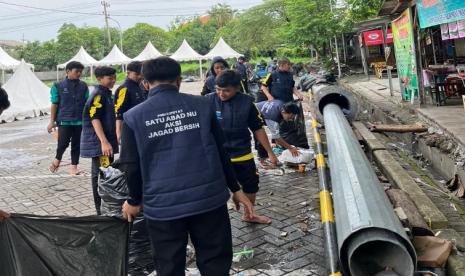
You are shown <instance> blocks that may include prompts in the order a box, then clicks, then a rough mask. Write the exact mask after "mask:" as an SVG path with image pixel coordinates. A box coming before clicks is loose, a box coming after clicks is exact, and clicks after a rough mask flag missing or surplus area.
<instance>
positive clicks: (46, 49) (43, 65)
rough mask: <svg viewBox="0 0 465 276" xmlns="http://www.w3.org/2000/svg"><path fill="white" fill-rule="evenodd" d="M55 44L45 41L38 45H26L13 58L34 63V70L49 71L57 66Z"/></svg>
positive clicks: (34, 43) (35, 42) (36, 42)
mask: <svg viewBox="0 0 465 276" xmlns="http://www.w3.org/2000/svg"><path fill="white" fill-rule="evenodd" d="M56 52H57V49H56V43H54V42H53V41H47V42H44V43H40V42H38V41H34V42H31V43H28V44H27V45H26V46H25V47H22V48H19V49H18V50H17V51H16V52H15V53H13V56H15V57H17V58H23V59H24V60H26V61H28V62H30V61H34V65H35V70H38V71H41V70H50V69H51V68H55V66H56V65H57V64H58V62H57V56H56Z"/></svg>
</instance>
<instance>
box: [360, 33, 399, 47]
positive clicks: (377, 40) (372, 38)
mask: <svg viewBox="0 0 465 276" xmlns="http://www.w3.org/2000/svg"><path fill="white" fill-rule="evenodd" d="M363 40H364V41H365V45H366V46H373V45H380V44H383V31H382V30H373V31H367V32H364V33H363ZM392 41H393V40H392V30H391V29H388V30H387V38H386V43H392Z"/></svg>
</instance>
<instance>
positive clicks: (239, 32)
mask: <svg viewBox="0 0 465 276" xmlns="http://www.w3.org/2000/svg"><path fill="white" fill-rule="evenodd" d="M284 8H285V6H284V0H268V1H265V3H263V4H261V5H258V6H255V7H252V8H250V9H248V10H247V11H245V12H244V13H242V14H240V15H238V16H236V17H235V18H234V19H233V20H231V21H230V22H229V23H228V24H227V25H226V26H224V27H223V28H221V29H220V30H219V31H218V33H217V35H216V37H217V38H219V37H220V36H222V37H224V39H225V40H226V41H228V43H230V44H231V46H232V47H233V48H234V49H236V50H238V51H240V52H242V53H247V52H248V51H251V50H252V49H258V52H262V53H265V52H270V51H273V50H274V49H276V48H277V47H278V46H280V45H283V43H284V42H285V40H284V38H283V36H282V26H283V25H284V24H285V23H286V20H287V18H286V16H285V13H284Z"/></svg>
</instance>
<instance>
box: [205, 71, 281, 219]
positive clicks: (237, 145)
mask: <svg viewBox="0 0 465 276" xmlns="http://www.w3.org/2000/svg"><path fill="white" fill-rule="evenodd" d="M240 84H241V77H240V75H239V74H238V73H237V72H235V71H233V70H226V71H223V72H221V73H220V74H219V75H218V76H217V77H216V93H212V94H209V95H207V98H209V99H210V101H211V103H212V107H213V108H214V110H215V113H216V118H217V119H218V122H219V123H220V125H221V128H222V129H223V132H224V134H225V143H224V144H223V145H224V148H225V149H226V152H227V153H228V155H229V158H230V159H231V162H232V164H233V168H234V172H235V174H236V177H237V180H238V181H239V184H241V186H242V190H243V191H244V193H245V194H246V196H247V197H248V198H249V199H250V201H251V202H252V204H255V199H256V194H257V192H258V189H259V187H258V184H259V176H258V173H257V167H256V165H255V161H254V155H253V153H252V143H251V141H252V134H253V135H254V137H255V139H256V140H257V141H260V144H261V145H263V148H264V149H265V150H266V152H267V154H268V156H269V158H270V160H271V162H272V163H273V164H274V165H276V164H277V163H278V159H277V158H276V156H275V154H274V153H273V150H272V149H271V145H270V142H269V140H268V136H267V135H266V132H265V130H264V129H263V126H264V124H265V122H264V121H263V119H262V116H261V115H260V112H259V111H258V109H257V107H256V106H255V104H254V103H253V98H252V97H250V96H248V95H246V94H243V93H240V92H239V91H240ZM242 220H243V221H246V222H253V223H261V224H269V223H271V219H269V218H267V217H265V216H255V218H254V219H252V220H250V219H248V218H246V217H245V216H244V217H243V218H242Z"/></svg>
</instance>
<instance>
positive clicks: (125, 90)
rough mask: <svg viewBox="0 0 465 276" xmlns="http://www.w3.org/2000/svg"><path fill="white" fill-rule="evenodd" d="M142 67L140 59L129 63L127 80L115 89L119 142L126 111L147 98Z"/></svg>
mask: <svg viewBox="0 0 465 276" xmlns="http://www.w3.org/2000/svg"><path fill="white" fill-rule="evenodd" d="M141 69H142V63H141V62H140V61H133V62H131V63H129V64H128V67H127V71H128V73H127V77H126V80H125V81H124V82H123V84H121V85H120V87H118V89H116V91H115V98H114V101H115V115H116V136H117V138H118V142H120V141H121V131H122V126H123V115H124V113H125V112H126V111H128V110H129V109H131V108H133V107H134V106H136V105H138V104H140V103H142V102H143V101H145V99H146V98H147V92H145V91H144V89H143V86H142V84H141V80H142V75H141Z"/></svg>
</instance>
